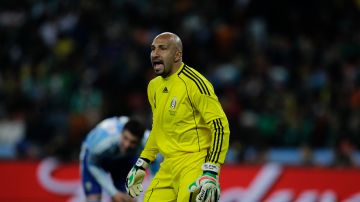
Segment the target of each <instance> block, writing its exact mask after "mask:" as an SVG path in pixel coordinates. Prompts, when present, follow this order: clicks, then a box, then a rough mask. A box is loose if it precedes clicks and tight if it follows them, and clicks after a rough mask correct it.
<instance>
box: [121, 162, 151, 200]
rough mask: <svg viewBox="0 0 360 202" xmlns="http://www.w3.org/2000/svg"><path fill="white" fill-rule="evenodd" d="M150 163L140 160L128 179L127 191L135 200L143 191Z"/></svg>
mask: <svg viewBox="0 0 360 202" xmlns="http://www.w3.org/2000/svg"><path fill="white" fill-rule="evenodd" d="M149 162H150V161H149V160H148V159H143V158H139V159H138V160H137V161H136V164H135V165H134V166H133V167H132V169H131V170H130V172H129V174H128V175H127V177H126V191H127V193H128V194H129V195H130V196H131V197H133V198H134V197H136V196H138V195H139V194H140V192H142V191H143V187H142V182H143V180H144V177H145V169H146V168H148V167H149Z"/></svg>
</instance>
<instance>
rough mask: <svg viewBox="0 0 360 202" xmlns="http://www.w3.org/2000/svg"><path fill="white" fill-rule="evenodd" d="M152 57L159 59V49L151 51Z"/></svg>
mask: <svg viewBox="0 0 360 202" xmlns="http://www.w3.org/2000/svg"><path fill="white" fill-rule="evenodd" d="M151 57H152V58H157V57H159V51H158V50H157V49H154V50H152V51H151Z"/></svg>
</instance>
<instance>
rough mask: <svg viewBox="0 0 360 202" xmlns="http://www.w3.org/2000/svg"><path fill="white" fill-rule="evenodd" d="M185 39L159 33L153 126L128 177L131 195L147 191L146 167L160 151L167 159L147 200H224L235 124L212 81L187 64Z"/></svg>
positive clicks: (154, 61)
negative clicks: (223, 178)
mask: <svg viewBox="0 0 360 202" xmlns="http://www.w3.org/2000/svg"><path fill="white" fill-rule="evenodd" d="M182 51H183V47H182V42H181V40H180V38H179V37H178V36H177V35H175V34H173V33H169V32H165V33H161V34H159V35H158V36H156V37H155V39H154V40H153V42H152V45H151V55H150V57H151V62H152V65H153V68H154V71H155V74H156V75H158V76H157V77H156V78H154V79H153V80H151V81H150V83H149V85H148V99H149V102H150V105H151V108H152V112H153V125H152V130H151V132H150V136H149V139H148V141H147V143H146V145H145V148H144V150H143V151H142V153H141V155H140V158H139V159H138V161H137V162H136V164H135V165H134V166H133V168H132V169H131V170H130V172H129V174H128V177H127V189H128V193H129V194H130V195H131V196H132V197H135V196H137V195H139V193H140V192H142V191H143V190H142V189H143V188H142V181H143V179H144V175H145V172H144V170H145V169H146V168H147V167H148V166H149V163H151V162H152V161H154V159H155V156H156V154H157V153H158V152H160V153H161V154H162V155H163V157H164V161H163V162H162V164H161V165H160V169H159V171H158V173H157V174H156V175H155V177H154V178H153V180H152V181H151V183H150V185H149V187H148V189H147V191H146V193H145V199H144V201H152V202H158V201H178V202H182V201H184V202H185V201H195V200H196V201H218V200H219V197H220V185H219V178H218V176H219V172H220V166H221V165H222V164H223V163H224V160H225V156H226V152H227V150H228V145H229V134H230V130H229V124H228V121H227V118H226V115H225V113H224V111H223V109H222V107H221V104H220V102H219V101H218V98H217V96H216V95H215V93H214V88H213V86H212V85H211V83H210V82H209V81H208V80H207V79H206V78H205V77H204V76H202V75H201V74H200V73H199V72H197V71H196V70H195V69H193V68H191V67H189V66H187V65H186V64H184V63H183V62H182Z"/></svg>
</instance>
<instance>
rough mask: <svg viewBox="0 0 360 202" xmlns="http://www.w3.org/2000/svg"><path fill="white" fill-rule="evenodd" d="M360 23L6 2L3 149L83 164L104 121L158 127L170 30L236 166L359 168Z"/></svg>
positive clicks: (136, 5)
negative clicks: (279, 157)
mask: <svg viewBox="0 0 360 202" xmlns="http://www.w3.org/2000/svg"><path fill="white" fill-rule="evenodd" d="M359 19H360V1H359V0H318V1H310V0H303V1H286V0H275V1H267V0H228V1H223V0H221V1H220V0H214V1H211V2H209V1H205V0H200V1H191V0H178V1H162V0H154V1H150V0H139V1H135V0H103V1H96V0H25V1H20V0H13V1H1V3H0V44H1V49H0V143H7V142H8V143H13V144H14V145H15V150H16V158H25V159H38V158H43V157H45V156H48V155H58V156H60V157H62V158H65V159H68V160H74V159H77V157H78V151H79V149H80V144H81V140H82V139H83V138H84V136H85V135H86V133H87V132H88V131H89V130H90V129H91V128H92V127H93V126H94V125H95V124H96V123H97V122H98V121H99V120H101V119H103V118H105V117H109V116H113V115H128V116H136V117H139V118H141V119H142V120H143V121H144V123H146V124H147V126H149V127H150V126H151V111H150V108H149V104H148V102H147V97H146V88H147V83H148V81H149V80H150V79H151V78H153V76H154V74H153V70H152V67H151V64H150V58H149V54H150V44H151V41H152V39H153V37H154V36H156V35H157V34H158V33H160V32H163V31H171V32H174V33H176V34H178V35H179V36H180V37H181V38H182V41H183V45H184V61H185V63H186V64H188V65H189V66H192V67H194V68H196V69H197V70H198V71H200V72H201V73H203V74H204V75H205V76H206V77H207V78H208V79H209V80H210V81H211V82H212V83H213V85H214V87H215V89H216V90H215V91H216V93H217V95H218V97H219V100H220V101H221V103H222V105H223V107H224V110H225V112H226V114H227V116H228V119H229V122H230V127H231V141H230V142H231V145H230V151H229V154H231V157H229V158H231V159H230V160H229V161H231V162H246V161H252V162H260V163H261V162H264V161H266V153H267V151H268V150H269V149H271V148H296V149H299V150H301V151H303V152H304V154H305V159H304V163H309V162H308V161H307V160H308V159H307V158H306V157H307V156H309V155H311V151H312V150H314V149H317V148H328V149H330V150H333V151H334V152H335V160H334V164H336V163H339V164H341V165H352V164H353V163H352V160H351V154H352V153H353V152H355V151H356V150H357V149H358V148H359V146H360V68H359V67H360V23H359ZM9 126H12V127H9ZM6 132H7V133H6ZM5 133H6V134H8V136H9V134H11V135H12V137H13V138H9V137H5V136H6V134H5ZM15 137H17V138H15ZM12 139H13V140H12ZM1 141H2V142H1ZM248 151H255V154H256V155H255V156H256V157H255V158H250V159H249V158H247V157H248V155H247V152H248ZM264 156H265V157H264ZM309 161H311V160H309ZM309 164H311V162H310V163H309Z"/></svg>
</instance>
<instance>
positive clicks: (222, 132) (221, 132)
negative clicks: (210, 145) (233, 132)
mask: <svg viewBox="0 0 360 202" xmlns="http://www.w3.org/2000/svg"><path fill="white" fill-rule="evenodd" d="M217 122H218V124H219V125H220V131H219V132H220V149H219V151H218V153H217V157H216V160H215V162H216V163H217V162H218V161H219V156H220V153H221V149H222V148H221V147H222V144H223V139H224V126H223V124H222V122H221V120H220V119H217Z"/></svg>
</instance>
